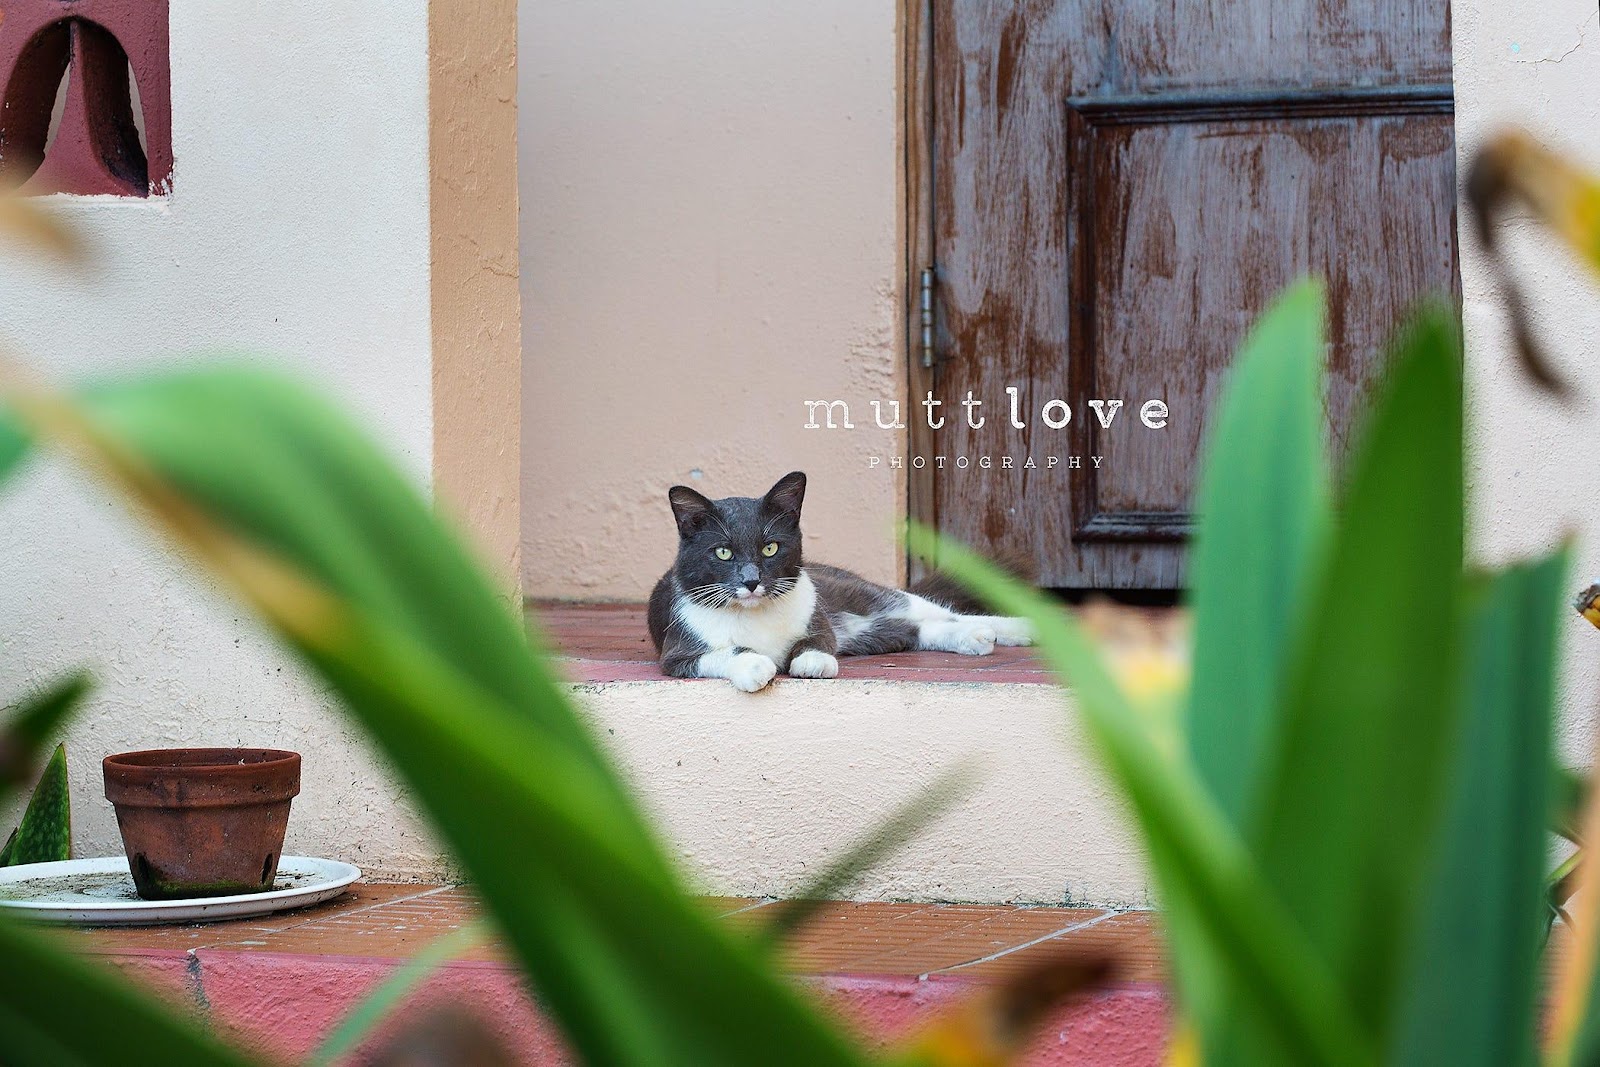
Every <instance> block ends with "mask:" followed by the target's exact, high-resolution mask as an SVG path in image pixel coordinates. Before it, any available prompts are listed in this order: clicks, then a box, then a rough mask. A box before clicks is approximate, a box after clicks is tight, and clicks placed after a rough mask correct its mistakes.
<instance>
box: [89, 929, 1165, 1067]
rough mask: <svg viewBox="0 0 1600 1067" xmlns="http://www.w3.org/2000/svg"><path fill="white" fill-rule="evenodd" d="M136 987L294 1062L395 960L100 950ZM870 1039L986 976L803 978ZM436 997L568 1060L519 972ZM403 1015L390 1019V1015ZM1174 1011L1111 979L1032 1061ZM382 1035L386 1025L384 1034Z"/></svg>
mask: <svg viewBox="0 0 1600 1067" xmlns="http://www.w3.org/2000/svg"><path fill="white" fill-rule="evenodd" d="M95 955H96V956H98V957H99V958H101V959H104V960H106V961H107V962H109V963H110V964H111V965H112V966H113V967H115V968H116V969H118V970H120V971H122V972H124V973H125V974H127V975H128V977H130V978H132V979H134V980H135V981H137V982H138V983H139V984H140V985H142V986H144V987H145V988H147V989H150V990H152V991H153V992H155V993H157V994H158V995H164V996H166V997H167V998H168V999H170V1000H172V1001H173V1002H174V1003H176V1004H179V1005H181V1006H183V1007H185V1008H186V1009H188V1010H191V1011H193V1012H195V1013H197V1014H198V1015H200V1016H201V1017H203V1018H204V1019H205V1020H206V1021H207V1022H208V1023H209V1024H210V1025H211V1026H212V1027H214V1028H215V1029H216V1031H217V1032H218V1033H219V1034H221V1035H222V1036H224V1037H227V1038H229V1039H230V1040H233V1041H235V1042H237V1043H238V1044H240V1045H242V1046H244V1047H246V1048H248V1049H251V1050H253V1051H256V1052H258V1053H260V1054H263V1055H266V1056H271V1057H275V1058H284V1059H289V1060H294V1059H298V1058H300V1057H303V1056H305V1055H306V1054H307V1053H309V1052H310V1051H312V1050H313V1049H314V1048H316V1046H317V1045H318V1043H319V1042H321V1041H322V1039H323V1038H325V1037H326V1036H327V1035H328V1034H329V1033H331V1032H332V1030H333V1028H334V1027H335V1026H336V1025H338V1022H339V1020H340V1019H342V1018H344V1016H345V1015H346V1014H347V1013H348V1012H349V1011H350V1010H351V1009H352V1008H354V1007H355V1005H356V1004H357V1003H358V1002H359V1001H360V1000H361V998H362V997H363V996H365V995H366V994H367V993H369V992H370V991H371V990H372V989H374V988H375V987H376V986H377V985H378V983H380V982H381V981H382V980H383V979H384V978H385V977H386V976H387V975H388V974H389V973H390V972H391V971H392V970H394V968H395V967H397V966H399V964H398V962H397V961H395V960H388V959H365V958H360V957H350V956H312V955H301V954H293V953H279V952H237V951H229V950H223V949H204V948H203V949H196V950H193V951H189V952H183V951H174V950H149V949H130V950H117V951H112V952H98V953H95ZM801 981H802V982H803V983H804V984H805V985H807V986H809V987H810V988H812V989H814V990H816V991H817V993H818V994H819V996H820V997H821V998H822V999H823V1001H825V1002H826V1003H827V1004H829V1005H830V1006H831V1007H832V1008H833V1009H834V1010H835V1011H837V1012H838V1013H839V1014H840V1016H841V1017H842V1018H844V1019H845V1020H847V1022H848V1023H849V1024H850V1025H852V1026H854V1027H855V1028H856V1029H857V1031H858V1032H860V1033H861V1034H863V1035H864V1036H865V1037H866V1038H867V1039H868V1040H870V1041H874V1042H886V1041H889V1040H892V1039H894V1038H896V1037H900V1036H903V1035H905V1034H908V1033H910V1032H912V1031H914V1030H915V1029H916V1028H917V1026H918V1025H920V1024H921V1023H923V1022H925V1021H927V1020H928V1019H930V1018H931V1017H932V1016H933V1015H934V1014H935V1013H936V1012H938V1011H939V1010H940V1009H942V1008H944V1007H947V1006H949V1005H950V1004H951V1003H953V1002H954V1001H956V1000H958V999H960V998H961V997H962V996H965V995H967V994H970V993H973V992H975V991H977V990H978V989H979V988H980V986H981V983H978V982H975V981H973V980H971V979H963V978H958V977H954V976H930V977H926V978H920V979H919V978H908V977H899V976H892V977H891V976H873V975H823V976H818V977H811V978H805V979H802V980H801ZM430 1003H437V1004H445V1003H448V1004H450V1005H452V1006H454V1007H458V1008H464V1009H467V1010H470V1011H472V1012H473V1013H475V1014H476V1015H478V1016H479V1017H480V1018H481V1019H482V1020H483V1021H484V1022H485V1023H487V1024H488V1025H489V1026H490V1028H491V1029H493V1030H494V1032H495V1033H496V1035H497V1036H498V1037H499V1038H500V1039H501V1040H502V1041H504V1042H505V1044H506V1046H507V1047H508V1048H509V1049H511V1050H512V1051H514V1052H515V1053H516V1055H517V1056H518V1057H519V1058H520V1059H521V1060H522V1061H523V1062H526V1063H539V1064H551V1063H567V1062H571V1061H570V1059H569V1058H568V1057H567V1056H566V1054H565V1052H564V1049H563V1046H562V1043H561V1040H560V1037H559V1035H558V1033H557V1032H556V1031H555V1029H554V1027H552V1026H551V1025H550V1024H549V1023H548V1022H546V1021H545V1020H544V1019H542V1018H541V1017H540V1015H539V1013H538V1011H537V1009H536V1008H535V1007H534V1002H533V999H532V998H531V997H530V996H529V995H528V993H527V990H526V987H525V984H524V982H523V980H522V978H521V976H520V975H519V974H518V973H517V971H516V970H515V969H514V968H512V967H509V966H507V965H505V964H501V963H487V962H455V963H450V964H447V965H445V966H444V967H442V968H440V969H439V970H438V971H437V972H436V973H435V974H434V975H433V976H432V977H431V978H430V979H429V980H428V981H427V982H426V983H424V985H423V987H422V988H421V989H419V990H418V991H417V992H416V993H415V994H414V996H413V998H412V1000H411V1001H410V1003H409V1004H408V1005H407V1007H406V1009H405V1010H404V1012H402V1013H400V1014H401V1016H402V1017H404V1018H410V1019H414V1018H416V1015H417V1011H418V1010H419V1009H421V1008H424V1007H426V1006H427V1005H428V1004H430ZM396 1021H397V1020H396V1019H393V1018H392V1019H391V1020H390V1022H391V1025H392V1024H393V1023H395V1022H396ZM1167 1021H1168V1003H1167V996H1166V993H1165V991H1164V990H1163V989H1162V988H1161V987H1160V986H1158V985H1153V984H1147V983H1132V984H1122V985H1114V986H1111V987H1109V988H1106V989H1103V990H1100V991H1099V992H1096V993H1095V994H1093V995H1091V996H1089V997H1086V998H1084V999H1083V1000H1080V1001H1078V1002H1077V1003H1074V1004H1071V1005H1069V1006H1067V1007H1066V1008H1064V1009H1062V1010H1061V1011H1058V1012H1057V1013H1056V1014H1055V1015H1054V1016H1053V1017H1052V1018H1050V1019H1049V1020H1047V1022H1046V1024H1045V1025H1043V1026H1041V1027H1040V1032H1039V1036H1038V1037H1037V1039H1036V1040H1035V1043H1034V1045H1033V1046H1032V1047H1031V1048H1030V1050H1029V1052H1028V1055H1027V1056H1026V1057H1025V1058H1024V1059H1023V1060H1022V1063H1024V1064H1026V1065H1028V1067H1057V1065H1066V1064H1071V1065H1073V1067H1157V1065H1159V1064H1160V1063H1161V1062H1162V1051H1163V1048H1164V1045H1165V1040H1166V1033H1167ZM382 1036H383V1035H382V1034H381V1033H380V1034H379V1035H378V1039H380V1040H381V1037H382Z"/></svg>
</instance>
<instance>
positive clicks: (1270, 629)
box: [1187, 282, 1331, 827]
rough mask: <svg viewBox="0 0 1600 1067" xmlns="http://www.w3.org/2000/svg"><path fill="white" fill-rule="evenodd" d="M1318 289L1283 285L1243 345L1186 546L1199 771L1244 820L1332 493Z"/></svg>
mask: <svg viewBox="0 0 1600 1067" xmlns="http://www.w3.org/2000/svg"><path fill="white" fill-rule="evenodd" d="M1324 314H1325V300H1324V296H1323V290H1322V286H1321V285H1319V284H1317V283H1315V282H1302V283H1301V284H1299V285H1297V286H1295V287H1294V288H1292V289H1290V290H1289V291H1288V292H1286V293H1285V294H1284V295H1283V296H1282V297H1281V298H1280V299H1279V300H1278V301H1277V303H1276V304H1274V305H1273V307H1272V308H1271V309H1270V310H1269V311H1268V312H1267V313H1266V315H1265V316H1263V317H1262V319H1261V320H1260V322H1258V323H1257V324H1256V327H1255V329H1254V330H1252V331H1251V333H1250V336H1249V338H1248V339H1247V340H1246V341H1245V344H1244V346H1243V348H1242V349H1241V350H1240V352H1239V355H1238V357H1237V358H1236V360H1235V361H1234V365H1233V368H1232V370H1231V372H1230V374H1229V377H1228V386H1227V390H1226V392H1225V393H1224V394H1223V398H1222V400H1221V402H1220V403H1219V404H1218V405H1217V408H1216V409H1215V411H1214V412H1213V413H1212V415H1211V417H1210V426H1211V431H1210V437H1209V442H1208V444H1207V446H1206V449H1205V456H1206V459H1205V473H1204V475H1203V476H1202V478H1201V481H1200V491H1199V494H1198V498H1199V506H1198V511H1199V514H1200V523H1199V529H1198V530H1197V531H1196V534H1195V539H1194V542H1193V547H1192V548H1191V550H1190V555H1189V559H1190V564H1189V576H1190V582H1191V585H1192V589H1193V592H1192V594H1191V602H1192V604H1193V609H1194V630H1195V644H1194V673H1193V680H1192V682H1191V685H1190V690H1189V707H1188V716H1187V727H1188V735H1189V746H1190V750H1191V751H1192V752H1193V754H1194V765H1195V770H1196V772H1197V773H1198V774H1199V775H1200V778H1201V780H1202V781H1204V782H1205V784H1206V786H1207V788H1209V789H1210V790H1211V793H1212V795H1213V796H1215V797H1216V799H1217V806H1218V808H1219V809H1220V810H1221V811H1222V813H1223V815H1225V816H1226V817H1227V818H1228V819H1229V820H1230V821H1232V822H1233V823H1234V825H1236V826H1240V827H1242V826H1244V825H1245V824H1246V823H1245V814H1246V805H1247V803H1248V802H1249V801H1251V800H1253V799H1254V798H1255V797H1256V796H1257V794H1258V793H1259V791H1260V783H1261V778H1262V776H1263V774H1264V773H1265V772H1266V770H1267V767H1268V764H1267V759H1266V755H1267V753H1269V752H1270V751H1271V746H1272V744H1273V742H1274V741H1275V738H1274V737H1273V736H1272V727H1273V725H1274V713H1275V711H1276V708H1277V706H1278V701H1279V697H1280V695H1281V690H1282V687H1283V674H1284V665H1285V664H1286V663H1287V662H1288V661H1289V656H1290V650H1291V649H1292V648H1293V647H1294V637H1295V634H1297V633H1298V632H1299V631H1301V630H1302V629H1303V628H1304V625H1305V621H1306V610H1305V609H1306V600H1307V598H1308V595H1309V592H1310V588H1309V587H1310V583H1311V581H1312V579H1313V578H1314V571H1315V564H1316V562H1317V560H1318V559H1319V558H1320V549H1321V547H1322V544H1323V541H1324V539H1325V536H1326V532H1327V527H1328V522H1329V513H1330V506H1331V505H1330V500H1329V492H1328V471H1327V459H1326V456H1325V455H1324V448H1323V421H1324V417H1323V409H1322V359H1323V348H1324V344H1323V338H1322V321H1323V316H1324Z"/></svg>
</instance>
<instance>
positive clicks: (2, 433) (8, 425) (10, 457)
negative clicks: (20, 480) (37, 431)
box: [0, 419, 29, 483]
mask: <svg viewBox="0 0 1600 1067" xmlns="http://www.w3.org/2000/svg"><path fill="white" fill-rule="evenodd" d="M28 445H29V441H28V438H27V435H26V434H24V433H23V432H22V430H21V428H20V427H18V426H17V425H16V424H15V423H12V422H10V421H8V420H6V419H0V483H3V482H5V480H6V479H7V478H9V477H11V475H12V473H13V472H14V471H15V470H16V469H17V467H18V466H19V465H20V464H21V463H22V461H23V460H24V459H26V458H27V455H28Z"/></svg>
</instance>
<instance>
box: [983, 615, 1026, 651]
mask: <svg viewBox="0 0 1600 1067" xmlns="http://www.w3.org/2000/svg"><path fill="white" fill-rule="evenodd" d="M990 625H991V626H993V627H994V643H995V644H997V645H1009V646H1012V647H1017V646H1022V645H1031V644H1033V623H1031V622H1029V621H1028V620H1027V619H1010V618H999V619H993V620H991V621H990Z"/></svg>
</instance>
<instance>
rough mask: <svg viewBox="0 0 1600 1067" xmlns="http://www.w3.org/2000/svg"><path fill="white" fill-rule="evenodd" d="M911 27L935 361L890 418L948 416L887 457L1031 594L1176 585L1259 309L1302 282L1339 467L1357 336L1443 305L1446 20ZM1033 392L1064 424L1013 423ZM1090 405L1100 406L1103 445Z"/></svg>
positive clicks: (1446, 281)
mask: <svg viewBox="0 0 1600 1067" xmlns="http://www.w3.org/2000/svg"><path fill="white" fill-rule="evenodd" d="M931 18H932V49H931V50H932V61H931V82H932V85H931V96H932V109H933V116H932V117H933V123H932V130H933V133H932V147H931V163H932V170H933V197H932V214H933V239H932V247H933V253H934V257H935V265H936V279H937V281H936V290H935V292H936V308H937V315H936V323H937V330H936V344H935V352H936V356H937V359H936V365H935V367H934V368H932V369H931V370H921V369H919V368H914V369H913V376H912V387H913V396H912V400H913V407H912V410H913V411H918V410H920V409H919V408H918V407H916V406H915V405H916V403H917V402H920V401H921V399H922V398H923V396H924V394H925V392H926V390H928V389H932V390H933V391H934V392H935V395H936V396H938V397H940V398H942V399H944V400H945V402H946V404H947V405H948V406H947V407H946V408H945V410H946V411H948V412H952V413H953V414H951V415H950V417H948V418H947V419H946V423H945V425H944V427H942V428H941V429H939V430H937V431H930V430H927V429H926V428H925V427H924V428H922V429H919V430H918V431H917V434H916V436H914V439H913V445H914V448H913V452H914V453H916V452H922V453H926V454H937V455H946V456H949V457H952V462H951V463H950V464H947V465H946V467H945V468H944V469H943V470H937V471H933V470H929V471H926V472H922V473H920V474H919V473H917V472H913V473H912V477H913V479H916V478H918V477H920V478H923V479H925V481H924V483H923V484H922V486H921V487H920V490H919V491H918V492H917V493H916V495H915V498H916V499H918V500H920V501H923V503H922V505H921V508H922V510H923V511H924V512H925V513H926V512H927V511H928V510H930V509H931V512H932V518H933V520H934V521H935V523H936V524H937V525H938V526H939V527H940V528H941V529H942V530H944V531H946V532H948V533H950V534H952V535H954V536H956V537H958V538H961V539H963V540H965V541H968V542H970V543H974V544H978V545H980V546H983V547H985V548H987V549H989V550H991V551H994V550H1013V551H1023V552H1026V553H1027V554H1029V555H1030V556H1031V557H1033V558H1034V559H1036V560H1038V561H1039V564H1040V567H1041V571H1042V573H1041V578H1042V581H1043V583H1044V584H1046V585H1050V586H1055V587H1059V588H1104V589H1170V588H1177V587H1179V586H1181V585H1182V581H1183V543H1182V542H1183V538H1184V536H1185V535H1186V533H1187V531H1188V529H1189V526H1190V524H1191V522H1192V516H1191V515H1190V513H1189V509H1190V498H1191V495H1192V492H1193V489H1194V475H1195V462H1196V456H1197V454H1198V450H1199V448H1200V445H1201V441H1202V440H1203V437H1204V418H1203V416H1204V413H1205V412H1206V410H1207V409H1208V408H1209V407H1210V405H1211V404H1212V403H1213V402H1214V401H1215V400H1216V397H1217V393H1218V391H1219V389H1220V386H1221V384H1222V380H1223V374H1224V372H1225V370H1226V368H1227V365H1228V362H1229V359H1230V358H1231V355H1232V353H1233V351H1234V349H1235V347H1236V346H1237V345H1238V343H1239V341H1240V340H1241V339H1242V337H1243V335H1244V332H1245V330H1246V329H1247V328H1248V326H1249V324H1250V323H1251V322H1252V321H1253V320H1254V319H1255V317H1256V316H1257V315H1258V314H1259V313H1260V312H1261V311H1262V310H1263V309H1264V308H1265V307H1266V305H1267V304H1268V303H1269V302H1270V300H1271V299H1272V297H1273V296H1274V295H1275V294H1276V293H1277V292H1278V291H1280V290H1281V289H1282V288H1283V287H1284V286H1285V285H1287V284H1288V283H1290V282H1292V281H1293V280H1295V279H1296V278H1298V277H1300V276H1302V275H1305V274H1308V273H1313V274H1319V275H1322V276H1323V277H1324V278H1326V279H1327V282H1328V287H1329V300H1330V323H1329V337H1330V351H1329V357H1328V358H1329V365H1330V368H1331V371H1332V377H1331V381H1330V390H1329V397H1328V414H1329V421H1330V431H1331V435H1332V439H1333V441H1334V444H1335V447H1337V448H1342V447H1343V445H1344V442H1345V439H1346V436H1347V434H1348V430H1349V428H1350V416H1351V413H1352V411H1353V409H1354V407H1355V405H1356V403H1357V401H1358V399H1359V398H1360V396H1361V395H1362V394H1363V392H1364V391H1365V390H1367V389H1369V388H1370V386H1371V384H1372V377H1373V369H1374V367H1375V366H1376V356H1377V354H1378V352H1379V350H1380V346H1381V344H1382V341H1383V339H1384V338H1385V337H1386V336H1387V335H1388V334H1389V332H1390V330H1391V329H1392V328H1393V326H1394V324H1395V323H1396V322H1397V321H1398V319H1399V318H1400V316H1401V315H1402V313H1403V312H1404V310H1405V309H1406V308H1408V307H1409V306H1410V305H1411V304H1413V303H1414V302H1415V301H1416V300H1417V299H1419V298H1422V297H1425V296H1428V295H1431V294H1448V293H1451V292H1453V291H1454V290H1455V289H1456V287H1457V283H1456V275H1457V266H1456V247H1455V209H1454V205H1455V168H1454V131H1453V121H1452V117H1451V114H1452V104H1451V95H1450V89H1449V77H1450V46H1449V41H1450V29H1449V11H1448V7H1447V5H1446V4H1444V3H1441V2H1428V3H1424V2H1421V0H1399V2H1396V0H1330V2H1323V3H1289V4H1282V3H1279V4H1274V3H1270V2H1267V0H1248V2H1235V3H1226V4H1222V3H1215V2H1202V0H1177V2H1176V3H1174V2H1173V0H1165V2H1156V0H1115V2H1112V0H1040V2H1035V3H1023V4H1012V3H1002V2H999V0H933V5H932V11H931ZM1007 387H1015V388H1016V389H1017V390H1018V398H1019V401H1020V408H1021V410H1022V411H1023V413H1024V421H1025V422H1026V423H1027V427H1026V428H1025V429H1014V428H1012V427H1011V425H1010V422H1009V420H1008V418H1007V414H1008V409H1009V403H1008V399H1009V398H1008V396H1007V394H1006V389H1007ZM968 390H971V392H972V393H973V395H974V397H975V398H977V399H981V400H983V401H984V402H985V407H984V409H983V411H984V412H985V414H986V416H987V418H986V420H985V423H984V426H983V427H982V428H981V429H976V430H974V429H971V428H970V427H969V426H968V424H967V422H966V420H965V419H964V417H962V416H963V412H962V409H960V408H959V407H957V406H956V405H957V403H958V402H959V401H960V400H961V399H963V398H965V396H966V394H967V392H968ZM1053 398H1060V399H1063V400H1065V401H1066V402H1067V403H1068V404H1069V405H1070V406H1071V409H1072V420H1071V422H1069V423H1068V424H1067V426H1066V427H1065V428H1062V429H1051V428H1050V427H1048V426H1046V425H1045V424H1044V420H1043V419H1042V418H1041V417H1040V411H1041V407H1042V406H1043V405H1044V404H1045V403H1046V402H1047V401H1049V400H1051V399H1053ZM1095 398H1101V399H1121V400H1123V401H1125V403H1124V405H1123V407H1122V408H1121V410H1120V411H1118V412H1117V414H1116V416H1115V419H1114V421H1113V422H1112V425H1111V427H1110V428H1109V429H1105V428H1102V427H1101V426H1100V423H1099V421H1098V420H1097V419H1096V418H1095V417H1094V414H1093V412H1092V411H1091V410H1090V409H1089V408H1088V407H1087V405H1086V402H1087V401H1088V400H1090V399H1095ZM1150 399H1160V400H1163V401H1165V402H1166V404H1167V406H1168V408H1169V409H1170V412H1171V414H1170V415H1169V417H1168V423H1167V426H1166V427H1165V428H1164V429H1162V430H1150V429H1147V428H1146V427H1145V426H1144V425H1143V424H1142V423H1141V421H1140V419H1139V407H1140V405H1141V404H1143V403H1144V402H1145V401H1147V400H1150ZM1057 414H1058V417H1059V409H1058V411H1057ZM1007 454H1009V455H1012V456H1013V457H1015V463H1016V464H1017V466H1016V467H1013V468H1012V469H1010V470H1005V469H1001V468H1000V467H999V466H998V459H997V460H996V465H995V466H991V467H989V468H983V467H980V466H978V465H977V464H976V463H973V464H972V465H971V466H969V467H967V468H966V469H960V468H957V467H956V466H954V464H953V457H956V456H962V455H966V456H971V457H977V456H981V455H993V456H999V455H1007ZM1071 455H1080V456H1083V457H1084V460H1083V463H1084V467H1083V468H1082V469H1078V470H1073V469H1071V468H1070V467H1068V466H1067V465H1066V463H1067V461H1066V457H1068V456H1071ZM1096 455H1097V456H1101V457H1103V459H1102V461H1101V466H1100V467H1099V468H1098V469H1096V468H1095V467H1094V466H1093V464H1092V462H1091V461H1090V459H1089V458H1088V457H1090V456H1096ZM1024 456H1032V457H1034V458H1035V460H1036V461H1038V462H1039V463H1040V464H1041V466H1040V468H1038V469H1031V470H1030V469H1019V468H1020V465H1021V463H1022V457H1024ZM1047 456H1058V457H1061V462H1060V464H1059V465H1058V466H1057V467H1056V468H1054V469H1053V470H1051V469H1045V468H1044V467H1043V460H1044V457H1047ZM924 517H927V516H926V514H925V515H924Z"/></svg>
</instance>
